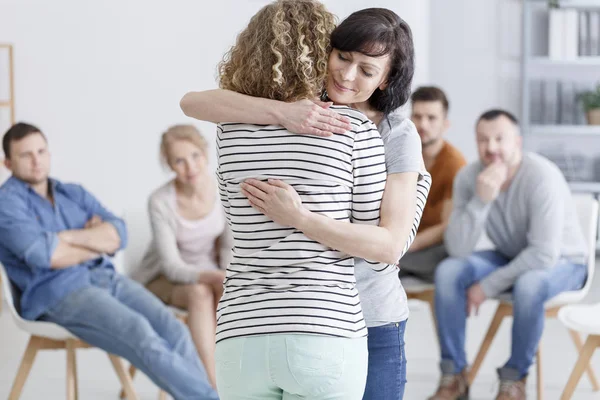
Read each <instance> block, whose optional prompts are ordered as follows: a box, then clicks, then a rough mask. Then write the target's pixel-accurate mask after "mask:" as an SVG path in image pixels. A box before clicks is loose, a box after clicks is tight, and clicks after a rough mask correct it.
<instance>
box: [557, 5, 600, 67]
mask: <svg viewBox="0 0 600 400" xmlns="http://www.w3.org/2000/svg"><path fill="white" fill-rule="evenodd" d="M598 56H600V10H597V9H592V10H578V9H575V8H564V9H563V8H552V9H550V10H548V57H549V58H550V59H551V60H555V61H564V60H574V59H577V58H578V57H598Z"/></svg>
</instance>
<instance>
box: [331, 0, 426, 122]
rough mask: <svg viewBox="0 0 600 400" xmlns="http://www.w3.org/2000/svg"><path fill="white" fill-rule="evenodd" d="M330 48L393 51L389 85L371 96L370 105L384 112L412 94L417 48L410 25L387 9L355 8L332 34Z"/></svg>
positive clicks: (367, 52) (369, 52)
mask: <svg viewBox="0 0 600 400" xmlns="http://www.w3.org/2000/svg"><path fill="white" fill-rule="evenodd" d="M331 47H333V48H334V49H337V50H340V51H356V52H359V53H362V54H364V55H366V56H370V57H381V56H384V55H386V54H390V61H391V62H390V71H389V73H388V77H387V86H386V88H385V89H384V90H380V89H379V88H377V89H375V92H373V94H372V95H371V97H370V98H369V100H368V101H369V104H370V105H371V107H373V108H374V109H375V110H377V111H379V112H382V113H383V114H386V115H387V114H389V113H390V112H392V111H394V110H396V109H397V108H399V107H401V106H403V105H404V104H405V103H406V102H407V101H408V99H409V97H410V90H411V83H412V79H413V75H414V73H415V49H414V44H413V38H412V33H411V30H410V26H409V25H408V24H407V23H406V22H405V21H404V20H403V19H402V18H400V17H399V16H398V15H397V14H396V13H395V12H393V11H391V10H388V9H386V8H366V9H364V10H360V11H356V12H354V13H352V14H350V16H349V17H348V18H346V19H345V20H344V21H342V23H341V24H339V25H338V26H337V28H335V29H334V30H333V32H332V33H331Z"/></svg>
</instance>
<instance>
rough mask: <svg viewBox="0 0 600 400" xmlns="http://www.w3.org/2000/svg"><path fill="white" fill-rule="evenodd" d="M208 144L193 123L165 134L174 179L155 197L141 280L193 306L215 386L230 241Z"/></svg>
mask: <svg viewBox="0 0 600 400" xmlns="http://www.w3.org/2000/svg"><path fill="white" fill-rule="evenodd" d="M206 147H207V145H206V141H205V139H204V138H203V137H202V135H201V134H200V132H199V131H198V130H197V129H196V128H195V127H194V126H192V125H176V126H173V127H171V128H170V129H169V130H167V131H166V132H165V133H164V134H163V136H162V141H161V145H160V153H161V158H162V161H163V162H164V163H165V164H166V165H168V167H169V168H170V169H171V170H172V171H173V172H174V173H175V178H174V179H172V180H170V181H169V182H167V183H166V184H164V185H163V186H161V187H160V188H158V189H157V190H156V191H154V193H152V195H151V196H150V200H149V204H148V212H149V214H150V223H151V226H152V236H153V237H152V243H151V245H150V247H149V248H148V250H147V252H146V255H145V256H144V259H143V261H142V268H140V270H139V274H140V276H138V277H136V278H137V279H138V280H139V281H141V282H143V283H145V284H146V286H147V288H148V289H149V290H150V291H151V292H152V293H154V294H155V295H156V296H158V297H159V298H160V299H161V300H162V301H163V302H165V303H166V304H171V305H173V306H175V307H179V308H183V309H186V310H188V325H189V328H190V332H191V334H192V339H193V340H194V344H195V345H196V348H197V349H198V353H199V355H200V358H201V360H202V363H203V364H204V367H205V368H206V372H207V374H208V378H209V380H210V382H211V384H212V385H213V387H216V384H215V361H214V357H215V356H214V354H215V332H216V306H217V304H218V302H219V299H220V298H221V295H222V294H223V280H224V278H225V272H224V269H225V268H226V267H227V264H228V262H229V258H230V253H231V239H230V235H229V230H228V229H227V227H226V222H225V215H224V213H223V209H222V207H221V205H220V204H219V196H218V192H217V185H216V182H215V179H214V177H213V174H212V173H211V172H210V171H209V168H208V162H207V155H206Z"/></svg>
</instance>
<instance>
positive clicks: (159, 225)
mask: <svg viewBox="0 0 600 400" xmlns="http://www.w3.org/2000/svg"><path fill="white" fill-rule="evenodd" d="M148 213H149V215H150V226H151V227H152V236H153V237H154V244H155V245H156V250H157V252H158V256H159V258H160V265H161V271H162V272H163V273H164V274H165V276H166V277H167V278H168V279H169V280H171V281H173V282H179V283H194V282H197V281H198V277H199V275H200V272H199V270H198V268H195V267H194V266H192V265H188V264H187V263H186V262H185V261H184V260H183V259H182V258H181V254H180V253H179V248H178V247H177V237H176V235H175V227H173V226H172V224H171V223H170V222H169V221H170V216H169V215H168V212H167V211H166V210H165V206H164V204H161V199H159V198H158V199H157V198H154V197H151V198H150V201H149V202H148Z"/></svg>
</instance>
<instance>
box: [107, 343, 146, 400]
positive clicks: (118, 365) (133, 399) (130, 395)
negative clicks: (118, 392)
mask: <svg viewBox="0 0 600 400" xmlns="http://www.w3.org/2000/svg"><path fill="white" fill-rule="evenodd" d="M108 358H110V362H111V363H112V365H113V368H114V369H115V372H116V373H117V375H118V376H119V380H120V381H121V385H122V386H123V390H124V391H125V395H126V396H127V400H139V397H138V395H137V394H136V393H135V390H134V389H133V381H132V380H131V375H129V374H128V373H127V371H126V370H125V367H124V366H123V362H122V361H121V359H120V358H119V357H117V356H115V355H114V354H109V355H108Z"/></svg>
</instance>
